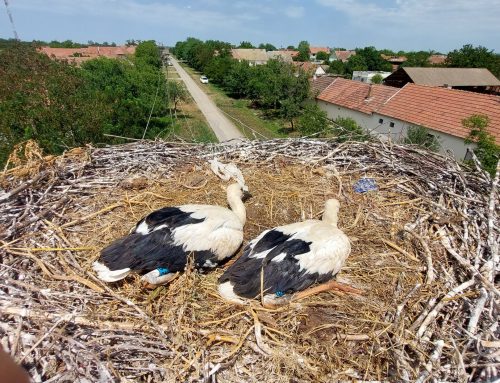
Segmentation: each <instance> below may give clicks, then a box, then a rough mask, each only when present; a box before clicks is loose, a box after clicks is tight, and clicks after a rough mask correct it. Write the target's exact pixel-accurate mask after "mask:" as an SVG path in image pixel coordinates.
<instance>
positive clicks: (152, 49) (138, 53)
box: [135, 40, 161, 68]
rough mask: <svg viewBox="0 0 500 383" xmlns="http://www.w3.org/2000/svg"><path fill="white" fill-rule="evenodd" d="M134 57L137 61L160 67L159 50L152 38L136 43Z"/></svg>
mask: <svg viewBox="0 0 500 383" xmlns="http://www.w3.org/2000/svg"><path fill="white" fill-rule="evenodd" d="M135 58H136V62H137V63H144V64H146V65H151V66H154V67H156V68H160V67H161V57H160V50H159V49H158V47H157V46H156V43H155V42H154V41H153V40H148V41H143V42H141V43H140V44H139V45H137V48H135Z"/></svg>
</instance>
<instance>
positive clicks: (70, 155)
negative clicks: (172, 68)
mask: <svg viewBox="0 0 500 383" xmlns="http://www.w3.org/2000/svg"><path fill="white" fill-rule="evenodd" d="M215 157H217V158H218V159H219V160H220V161H222V162H230V161H231V162H234V163H235V164H236V165H237V166H238V167H239V168H240V170H241V171H242V172H243V174H244V176H245V179H246V182H247V184H248V186H249V189H250V191H251V192H252V194H253V195H254V197H253V198H252V199H251V200H249V201H248V202H247V211H248V220H247V224H246V226H245V243H246V241H248V240H249V239H251V238H253V237H255V236H256V235H257V234H259V233H260V232H261V231H263V230H265V229H268V228H271V227H273V226H277V225H283V224H287V223H290V222H296V221H299V220H303V219H307V218H316V217H320V215H321V212H322V209H323V206H324V202H325V200H326V199H328V198H332V197H335V198H338V199H339V200H340V202H341V209H340V221H339V227H340V228H342V229H343V230H344V231H345V233H346V234H347V235H348V236H349V237H350V239H351V241H352V253H351V255H350V257H349V258H348V260H347V262H346V264H345V266H344V268H343V269H342V271H341V272H340V274H339V276H338V279H339V280H340V281H342V282H344V283H348V284H349V285H351V286H353V287H355V288H357V289H360V290H362V294H361V295H360V296H356V295H350V294H346V293H340V292H335V291H330V292H323V293H320V294H318V295H315V296H309V297H307V298H305V299H303V300H300V301H297V302H293V303H292V304H290V305H289V306H287V307H282V308H280V309H276V310H269V309H265V308H263V307H262V306H260V304H259V303H258V302H254V303H252V304H251V305H248V306H244V307H242V306H235V305H233V304H230V303H227V302H225V301H223V300H222V299H221V298H220V297H219V296H218V294H217V290H216V287H217V279H218V277H219V276H220V275H221V274H222V272H223V269H224V268H225V267H227V265H225V266H224V267H222V268H220V269H217V270H215V271H213V272H211V273H208V274H199V273H198V272H196V271H193V270H192V269H191V268H190V267H188V268H187V270H186V272H185V273H183V274H182V275H180V276H179V277H178V278H177V279H175V280H174V281H173V282H172V283H170V284H169V285H167V286H162V287H158V288H156V289H155V290H146V289H144V288H143V287H142V286H141V283H140V281H139V279H138V277H135V276H132V277H129V278H127V279H126V280H124V281H121V282H120V283H115V284H104V283H102V282H101V281H99V280H98V279H96V276H95V275H94V273H93V271H92V269H91V264H92V262H93V261H94V260H95V259H96V258H97V257H98V254H99V250H100V249H101V248H102V247H104V246H105V245H106V244H108V243H109V242H110V241H112V240H114V239H116V238H118V237H120V236H121V235H124V234H126V233H127V232H128V230H129V229H130V228H131V227H132V226H133V224H134V223H135V222H136V221H137V220H139V219H140V218H141V217H143V216H144V215H146V214H147V213H149V212H151V211H152V210H154V209H157V208H160V207H162V206H166V205H178V204H184V203H205V204H220V205H225V204H226V202H225V199H226V193H225V187H226V185H227V182H224V181H221V180H220V179H219V178H217V177H216V176H215V175H214V174H213V173H212V172H211V171H210V169H209V166H208V164H207V161H208V160H209V159H212V158H215ZM365 177H369V178H373V179H374V180H375V182H376V184H377V187H378V189H377V190H376V191H370V192H367V193H357V192H355V191H354V190H353V185H354V184H355V182H356V181H358V180H359V179H361V178H365ZM497 184H498V174H497V177H496V178H495V179H494V180H491V179H490V178H489V176H488V175H487V174H485V173H483V172H482V171H480V169H479V168H475V169H468V168H466V167H464V166H463V165H462V164H459V163H457V162H456V161H454V160H452V159H450V158H446V157H444V156H441V155H438V154H435V153H430V152H427V151H423V150H421V149H418V148H416V147H411V146H398V145H390V146H387V144H383V143H377V142H375V143H373V142H372V143H343V144H339V143H336V142H333V141H317V140H304V139H293V140H292V139H290V140H273V141H254V142H247V143H242V144H238V145H234V146H228V145H191V144H179V143H177V144H172V143H167V142H161V141H160V142H147V141H142V142H136V143H132V144H127V145H121V146H113V147H106V148H100V149H96V148H91V147H88V148H78V149H74V150H71V151H69V152H67V153H65V154H64V155H62V156H59V157H44V156H43V154H42V153H41V152H40V151H39V150H38V149H37V147H36V145H34V144H33V143H30V144H29V145H26V146H25V147H19V148H16V151H15V152H14V153H13V155H12V156H11V158H10V160H9V165H8V166H7V168H6V169H5V170H4V172H3V173H2V174H1V176H0V260H1V264H0V275H1V277H0V317H1V321H0V340H1V344H2V346H3V347H4V348H5V349H6V350H8V351H9V352H10V353H11V355H13V356H14V357H15V359H16V360H17V361H18V362H19V363H21V364H22V365H23V366H24V367H25V368H26V370H27V371H29V373H30V375H31V376H32V378H33V380H34V381H35V382H42V381H43V382H45V381H57V382H77V381H78V382H108V381H109V382H159V381H165V382H181V381H182V382H216V381H218V382H256V381H268V382H306V381H310V382H334V381H346V380H349V381H350V380H358V381H374V380H376V381H407V382H414V381H418V382H426V381H460V382H467V381H492V380H493V379H494V378H495V377H498V373H499V372H498V371H499V370H498V366H499V362H500V360H499V359H500V355H499V352H498V347H499V345H500V342H499V329H498V322H497V320H496V319H495V318H497V319H498V302H499V300H498V298H499V291H498V288H497V287H496V286H495V283H496V282H498V281H497V280H496V279H495V278H496V275H497V274H496V273H497V271H498V262H499V258H498V257H499V255H498V243H499V232H498V224H499V223H498V204H497V202H498V194H497V193H498V192H497V190H496V186H497ZM2 189H3V193H2ZM239 254H240V253H238V254H237V255H236V256H235V258H236V257H237V256H239ZM230 262H232V261H229V263H230Z"/></svg>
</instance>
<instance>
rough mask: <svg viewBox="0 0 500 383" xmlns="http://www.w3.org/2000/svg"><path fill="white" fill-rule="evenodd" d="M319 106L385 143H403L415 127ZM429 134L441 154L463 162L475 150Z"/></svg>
mask: <svg viewBox="0 0 500 383" xmlns="http://www.w3.org/2000/svg"><path fill="white" fill-rule="evenodd" d="M317 104H318V106H319V107H320V109H321V110H323V111H325V112H326V113H327V115H328V118H330V119H332V120H335V119H336V118H337V117H343V118H347V117H348V118H352V119H353V120H354V121H356V122H357V123H358V125H359V126H361V127H362V128H363V129H365V130H366V131H367V132H369V133H370V134H374V135H377V136H378V137H379V138H381V139H382V140H385V141H389V140H390V141H392V142H403V140H404V138H405V137H406V134H407V132H408V128H409V127H412V126H415V124H410V123H408V122H405V121H401V120H398V119H395V118H391V117H387V116H384V115H381V114H378V113H373V114H371V115H370V114H366V113H361V112H358V111H357V110H352V109H349V108H344V107H342V106H338V105H334V104H331V103H328V102H325V101H322V100H317ZM380 120H382V122H380ZM391 123H393V124H394V126H392V127H391ZM429 133H430V134H432V135H434V136H435V137H436V138H437V140H438V142H439V144H440V145H441V150H440V152H441V153H443V154H445V153H446V154H451V155H453V156H454V157H455V158H456V159H458V160H463V159H464V158H465V156H466V154H467V149H468V148H469V149H472V148H473V145H472V144H469V145H467V144H465V142H464V140H463V139H461V138H459V137H455V136H452V135H450V134H447V133H443V132H439V131H436V130H433V129H429Z"/></svg>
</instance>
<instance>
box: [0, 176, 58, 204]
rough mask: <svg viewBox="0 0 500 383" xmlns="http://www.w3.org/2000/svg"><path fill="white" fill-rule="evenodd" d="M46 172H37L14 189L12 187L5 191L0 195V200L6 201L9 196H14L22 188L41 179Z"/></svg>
mask: <svg viewBox="0 0 500 383" xmlns="http://www.w3.org/2000/svg"><path fill="white" fill-rule="evenodd" d="M47 174H49V173H47V172H43V173H40V174H38V175H37V176H36V177H35V178H33V179H31V180H29V181H28V182H25V183H24V184H22V185H19V186H18V187H17V188H15V189H12V190H11V191H10V192H7V193H6V194H4V195H2V196H0V202H2V201H6V200H8V199H9V198H10V197H13V196H15V195H16V194H19V193H21V192H22V191H23V190H24V189H26V188H28V187H30V186H31V185H34V184H35V183H37V182H38V181H40V180H41V179H43V178H45V177H46V176H47Z"/></svg>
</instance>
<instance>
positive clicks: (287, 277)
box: [220, 229, 330, 298]
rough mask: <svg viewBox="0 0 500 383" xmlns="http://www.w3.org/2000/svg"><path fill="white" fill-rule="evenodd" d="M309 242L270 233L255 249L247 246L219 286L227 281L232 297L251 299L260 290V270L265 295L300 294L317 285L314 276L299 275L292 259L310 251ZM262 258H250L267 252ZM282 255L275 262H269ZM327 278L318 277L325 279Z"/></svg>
mask: <svg viewBox="0 0 500 383" xmlns="http://www.w3.org/2000/svg"><path fill="white" fill-rule="evenodd" d="M310 244H311V242H307V241H304V240H301V239H295V238H292V235H288V234H284V233H283V232H281V231H279V230H276V229H274V230H270V231H269V232H268V233H266V234H265V235H264V236H263V237H262V238H261V239H260V240H259V241H258V242H257V243H256V244H255V245H253V246H251V245H247V247H246V248H245V250H244V252H243V255H242V256H241V257H240V258H239V259H238V260H237V261H236V262H235V263H234V264H233V265H231V266H230V267H229V268H228V269H227V270H226V272H225V273H224V274H223V275H222V277H221V278H220V283H224V282H227V281H230V282H231V283H232V284H233V289H234V292H235V293H236V294H238V295H239V296H242V297H245V298H255V297H256V296H258V295H259V294H260V290H261V270H262V269H263V270H264V286H263V287H264V292H265V293H266V294H271V293H276V292H283V293H290V292H294V291H299V290H303V289H305V288H307V287H309V286H311V285H312V284H313V283H315V282H316V281H318V279H319V278H318V277H319V275H318V274H317V273H314V274H308V273H306V272H305V271H300V266H299V264H298V261H297V259H296V258H295V256H296V255H299V254H305V253H308V252H309V251H310V246H309V245H310ZM271 248H272V250H271V251H270V252H269V253H268V254H267V256H266V257H265V258H253V257H251V255H255V254H258V253H261V252H264V251H267V250H269V249H271ZM281 254H285V257H284V258H283V259H282V260H280V261H279V262H274V261H272V260H273V259H274V258H276V257H277V256H279V255H281ZM329 277H330V276H327V275H325V276H323V275H322V276H321V279H322V280H323V279H329Z"/></svg>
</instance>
